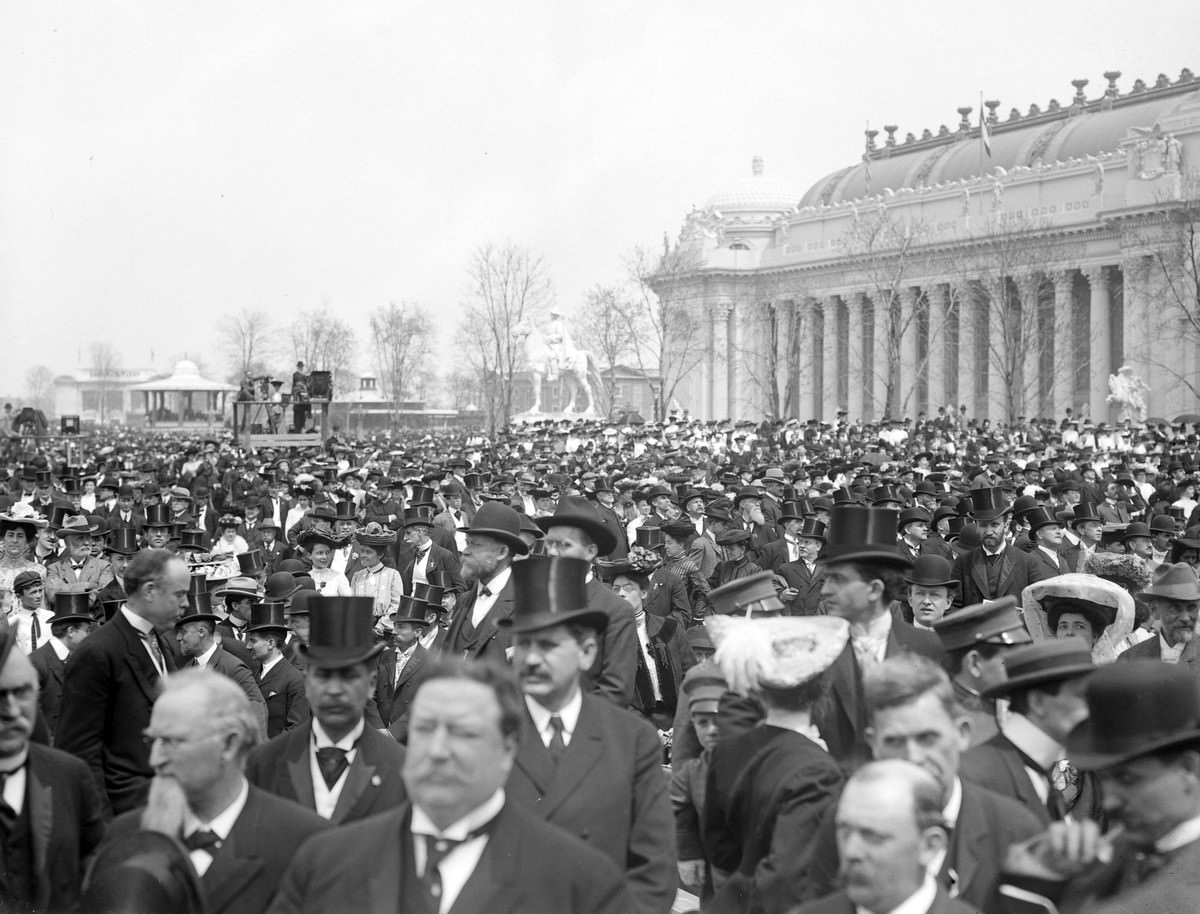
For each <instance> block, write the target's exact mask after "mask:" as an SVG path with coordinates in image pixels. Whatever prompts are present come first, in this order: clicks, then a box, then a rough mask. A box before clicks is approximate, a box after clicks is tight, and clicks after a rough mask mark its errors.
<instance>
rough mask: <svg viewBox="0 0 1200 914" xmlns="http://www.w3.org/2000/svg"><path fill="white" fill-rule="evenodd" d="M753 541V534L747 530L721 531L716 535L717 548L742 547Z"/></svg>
mask: <svg viewBox="0 0 1200 914" xmlns="http://www.w3.org/2000/svg"><path fill="white" fill-rule="evenodd" d="M752 539H754V534H752V533H751V532H750V531H749V530H738V529H736V528H734V529H732V530H722V531H721V532H720V533H718V534H717V545H718V546H742V545H745V544H746V543H748V542H750V541H751V540H752Z"/></svg>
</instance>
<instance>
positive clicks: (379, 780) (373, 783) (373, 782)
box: [371, 774, 383, 787]
mask: <svg viewBox="0 0 1200 914" xmlns="http://www.w3.org/2000/svg"><path fill="white" fill-rule="evenodd" d="M382 783H383V778H381V777H380V776H379V775H377V774H373V775H371V786H372V787H378V786H379V785H380V784H382Z"/></svg>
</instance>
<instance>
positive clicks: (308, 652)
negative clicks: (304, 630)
mask: <svg viewBox="0 0 1200 914" xmlns="http://www.w3.org/2000/svg"><path fill="white" fill-rule="evenodd" d="M517 564H518V565H519V564H522V563H519V562H518V563H517ZM513 567H514V568H515V567H516V566H515V565H514V566H513ZM308 612H309V630H308V644H306V645H301V646H300V650H301V651H302V652H303V653H304V655H305V656H306V657H307V658H308V661H309V665H310V666H323V667H335V668H339V667H347V666H354V664H356V663H365V662H366V661H368V660H371V659H373V658H375V657H378V656H379V654H380V653H381V652H382V651H383V648H384V645H383V644H376V643H375V635H374V628H375V601H374V600H373V599H372V598H371V597H321V598H320V599H316V600H312V599H310V600H309V601H308Z"/></svg>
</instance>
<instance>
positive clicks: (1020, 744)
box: [1001, 713, 1067, 803]
mask: <svg viewBox="0 0 1200 914" xmlns="http://www.w3.org/2000/svg"><path fill="white" fill-rule="evenodd" d="M1001 731H1002V732H1003V733H1004V735H1005V736H1006V737H1008V741H1009V742H1010V743H1012V744H1013V745H1014V746H1016V747H1017V748H1018V749H1020V750H1021V751H1022V752H1024V753H1025V754H1026V755H1027V756H1029V757H1030V758H1031V759H1033V761H1035V762H1037V763H1038V764H1039V765H1040V766H1041V768H1040V769H1038V768H1033V767H1031V766H1030V765H1024V768H1025V774H1026V775H1028V776H1029V781H1030V783H1032V784H1033V790H1034V792H1035V793H1036V794H1037V795H1038V799H1040V800H1041V801H1042V803H1045V802H1046V801H1047V800H1048V799H1049V798H1050V777H1049V775H1048V774H1047V772H1048V771H1050V770H1051V769H1052V768H1053V767H1054V765H1055V763H1056V762H1058V761H1060V760H1061V759H1065V758H1066V757H1067V750H1066V749H1065V748H1063V747H1062V746H1061V745H1059V744H1058V743H1057V742H1056V741H1055V740H1054V739H1052V738H1051V737H1050V736H1048V735H1047V734H1046V733H1044V732H1043V731H1042V730H1040V729H1038V727H1037V726H1036V725H1035V724H1034V723H1033V722H1032V721H1030V720H1029V718H1027V717H1026V716H1025V715H1023V714H1015V713H1010V714H1009V716H1008V720H1006V721H1005V722H1004V726H1003V727H1002V728H1001Z"/></svg>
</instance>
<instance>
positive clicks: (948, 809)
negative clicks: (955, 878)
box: [922, 778, 963, 910]
mask: <svg viewBox="0 0 1200 914" xmlns="http://www.w3.org/2000/svg"><path fill="white" fill-rule="evenodd" d="M962 796H963V789H962V781H960V780H959V779H958V778H955V779H954V786H953V787H951V788H950V799H948V800H947V801H946V805H945V806H944V807H943V808H942V821H943V822H944V823H945V824H946V831H947V832H953V831H954V828H955V826H956V825H958V814H959V812H960V811H961V810H962ZM950 840H951V841H953V840H954V839H953V838H951V839H950ZM948 853H950V848H949V846H947V847H945V848H943V849H942V850H940V851H939V852H938V853H937V854H936V855H935V856H934V858H933V859H932V860H930V861H929V865H928V866H927V867H925V873H926V875H927V876H928V877H929V878H931V879H936V878H937V876H938V874H939V873H941V871H942V864H944V863H945V862H946V855H947V854H948ZM922 910H924V909H922Z"/></svg>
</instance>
